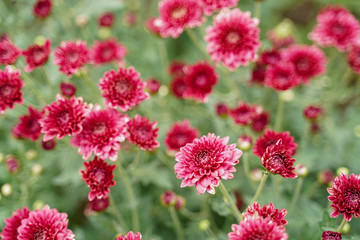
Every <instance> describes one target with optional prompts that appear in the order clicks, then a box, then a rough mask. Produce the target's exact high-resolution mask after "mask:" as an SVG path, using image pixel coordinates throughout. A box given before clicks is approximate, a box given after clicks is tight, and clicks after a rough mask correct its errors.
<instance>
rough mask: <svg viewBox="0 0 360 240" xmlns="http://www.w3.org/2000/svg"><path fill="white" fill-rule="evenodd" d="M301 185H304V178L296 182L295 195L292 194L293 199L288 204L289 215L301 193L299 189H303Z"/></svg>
mask: <svg viewBox="0 0 360 240" xmlns="http://www.w3.org/2000/svg"><path fill="white" fill-rule="evenodd" d="M303 184H304V178H300V179H299V181H298V182H297V186H296V189H295V193H294V196H293V198H292V200H291V204H290V208H289V212H290V213H291V212H292V210H293V209H294V207H295V205H296V203H297V201H298V200H299V196H300V192H301V189H302V187H303Z"/></svg>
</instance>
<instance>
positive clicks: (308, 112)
mask: <svg viewBox="0 0 360 240" xmlns="http://www.w3.org/2000/svg"><path fill="white" fill-rule="evenodd" d="M323 113H324V110H323V109H322V108H321V107H317V106H314V105H310V106H307V107H306V108H305V109H304V116H305V118H306V119H308V120H310V121H316V120H317V119H318V118H319V117H321V116H322V115H323Z"/></svg>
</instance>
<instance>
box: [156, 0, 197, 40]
mask: <svg viewBox="0 0 360 240" xmlns="http://www.w3.org/2000/svg"><path fill="white" fill-rule="evenodd" d="M155 21H159V26H160V35H161V36H162V37H164V38H167V37H170V36H171V37H173V38H178V37H179V36H180V34H181V33H182V32H184V30H185V29H186V28H194V27H198V26H201V25H202V23H203V18H202V8H201V3H200V2H199V1H197V0H161V1H160V2H159V18H158V19H157V20H155Z"/></svg>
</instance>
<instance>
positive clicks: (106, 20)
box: [98, 12, 115, 27]
mask: <svg viewBox="0 0 360 240" xmlns="http://www.w3.org/2000/svg"><path fill="white" fill-rule="evenodd" d="M114 22H115V15H114V14H113V13H111V12H105V13H103V14H101V16H100V17H99V20H98V24H99V26H100V27H112V25H113V24H114Z"/></svg>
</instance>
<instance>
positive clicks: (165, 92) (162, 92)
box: [159, 85, 169, 97]
mask: <svg viewBox="0 0 360 240" xmlns="http://www.w3.org/2000/svg"><path fill="white" fill-rule="evenodd" d="M168 93H169V88H168V87H167V86H165V85H162V86H160V88H159V95H160V96H161V97H165V96H166V95H168Z"/></svg>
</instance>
